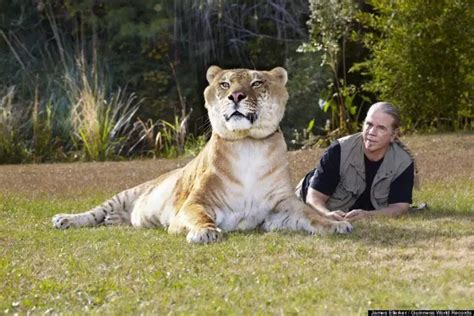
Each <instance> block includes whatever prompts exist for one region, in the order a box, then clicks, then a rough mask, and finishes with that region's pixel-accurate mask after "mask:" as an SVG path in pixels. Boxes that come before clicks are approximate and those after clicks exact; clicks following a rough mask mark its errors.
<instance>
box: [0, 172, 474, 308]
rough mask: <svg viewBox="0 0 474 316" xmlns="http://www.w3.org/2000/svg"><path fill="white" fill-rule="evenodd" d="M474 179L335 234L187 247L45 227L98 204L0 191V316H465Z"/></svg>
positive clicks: (472, 294)
mask: <svg viewBox="0 0 474 316" xmlns="http://www.w3.org/2000/svg"><path fill="white" fill-rule="evenodd" d="M471 177H472V175H471V174H470V173H466V175H464V176H463V175H459V176H458V177H456V178H455V179H454V180H453V179H451V180H448V179H446V180H432V181H428V182H427V183H424V186H423V187H422V190H421V191H419V192H416V193H415V201H416V202H421V201H427V202H428V204H429V206H430V209H428V210H423V211H419V212H417V213H412V214H409V215H407V216H404V217H401V218H397V219H376V220H373V221H369V222H357V223H356V224H355V229H354V232H353V233H352V234H350V235H344V236H341V235H339V236H328V237H320V236H307V235H304V234H298V233H289V232H283V233H261V232H248V233H230V234H227V235H226V238H225V239H224V241H223V242H221V243H217V244H213V245H204V246H203V245H189V244H187V243H186V241H185V237H184V236H171V235H168V234H167V233H166V232H164V231H163V230H135V229H132V228H126V227H113V228H106V227H101V228H95V229H70V230H66V231H60V230H55V229H53V228H52V225H51V216H52V215H54V214H56V213H59V212H63V211H73V210H76V211H79V210H85V209H87V208H89V207H91V206H93V205H95V204H97V203H98V202H100V201H102V200H103V199H105V198H106V197H108V194H109V192H104V193H101V192H97V193H96V194H94V195H88V196H84V197H83V198H66V197H54V198H46V197H25V196H23V195H20V194H12V193H8V194H1V195H0V216H1V218H2V220H1V221H0V280H1V282H0V313H3V312H5V313H7V314H14V313H20V314H26V313H28V312H32V313H35V314H43V313H45V312H52V313H61V314H62V313H66V314H69V313H72V314H83V313H84V312H91V313H99V314H130V313H132V314H138V313H144V314H199V315H207V314H223V315H227V314H246V315H248V314H285V315H287V314H290V315H291V314H305V315H317V314H319V315H322V314H328V315H341V314H343V313H344V314H360V315H366V314H367V310H368V309H469V308H471V309H472V308H473V306H474V305H473V298H474V265H473V262H474V223H473V218H474V216H473V214H474V213H473V206H474V183H473V181H472V179H471Z"/></svg>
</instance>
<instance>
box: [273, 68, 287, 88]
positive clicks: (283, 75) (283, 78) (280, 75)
mask: <svg viewBox="0 0 474 316" xmlns="http://www.w3.org/2000/svg"><path fill="white" fill-rule="evenodd" d="M270 73H271V74H272V75H273V76H275V77H276V78H277V79H278V80H279V81H280V83H281V84H282V85H286V82H287V81H288V73H287V72H286V70H285V68H282V67H276V68H273V69H272V70H270Z"/></svg>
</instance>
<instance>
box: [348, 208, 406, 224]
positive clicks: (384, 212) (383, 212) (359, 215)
mask: <svg viewBox="0 0 474 316" xmlns="http://www.w3.org/2000/svg"><path fill="white" fill-rule="evenodd" d="M409 209H410V204H409V203H393V204H389V205H388V206H387V207H384V208H381V209H379V210H372V211H366V210H361V209H357V210H352V211H350V212H349V213H347V214H346V216H345V217H344V219H345V220H348V221H349V222H354V221H358V220H360V219H366V218H371V217H375V216H388V217H397V216H400V215H402V214H404V213H406V212H408V210H409Z"/></svg>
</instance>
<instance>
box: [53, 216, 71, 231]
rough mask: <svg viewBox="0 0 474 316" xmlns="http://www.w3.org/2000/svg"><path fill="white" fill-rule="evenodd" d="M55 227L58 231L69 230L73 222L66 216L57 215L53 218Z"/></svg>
mask: <svg viewBox="0 0 474 316" xmlns="http://www.w3.org/2000/svg"><path fill="white" fill-rule="evenodd" d="M53 226H54V227H56V228H57V229H67V228H69V227H70V226H71V221H70V219H69V218H68V216H67V215H66V214H57V215H54V217H53Z"/></svg>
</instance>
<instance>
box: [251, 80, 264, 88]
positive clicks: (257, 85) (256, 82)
mask: <svg viewBox="0 0 474 316" xmlns="http://www.w3.org/2000/svg"><path fill="white" fill-rule="evenodd" d="M262 84H263V81H260V80H256V81H254V82H252V88H258V87H260V86H261V85H262Z"/></svg>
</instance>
